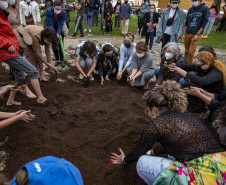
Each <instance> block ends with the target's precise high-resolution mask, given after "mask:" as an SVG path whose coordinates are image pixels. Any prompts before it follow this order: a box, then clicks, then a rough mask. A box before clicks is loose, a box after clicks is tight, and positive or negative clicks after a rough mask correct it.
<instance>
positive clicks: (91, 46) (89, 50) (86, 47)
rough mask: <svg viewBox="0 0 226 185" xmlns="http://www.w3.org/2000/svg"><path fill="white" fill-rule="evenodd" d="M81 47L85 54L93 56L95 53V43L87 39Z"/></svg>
mask: <svg viewBox="0 0 226 185" xmlns="http://www.w3.org/2000/svg"><path fill="white" fill-rule="evenodd" d="M82 49H83V52H84V53H86V54H87V55H89V56H94V55H95V53H96V44H95V43H94V42H92V41H89V40H88V41H86V42H85V43H84V44H83V47H82Z"/></svg>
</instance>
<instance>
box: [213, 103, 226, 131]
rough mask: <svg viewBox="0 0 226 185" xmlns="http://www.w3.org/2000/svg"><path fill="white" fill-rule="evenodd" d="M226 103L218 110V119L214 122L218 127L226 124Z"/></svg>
mask: <svg viewBox="0 0 226 185" xmlns="http://www.w3.org/2000/svg"><path fill="white" fill-rule="evenodd" d="M225 112H226V105H225V106H224V107H222V108H221V109H219V110H217V111H216V114H217V119H216V120H215V121H214V122H213V127H215V128H217V127H219V126H220V125H224V126H226V114H225Z"/></svg>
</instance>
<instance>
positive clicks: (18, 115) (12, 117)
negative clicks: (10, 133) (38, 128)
mask: <svg viewBox="0 0 226 185" xmlns="http://www.w3.org/2000/svg"><path fill="white" fill-rule="evenodd" d="M34 118H35V116H34V115H33V114H31V111H30V110H27V111H26V110H20V111H17V112H14V113H9V112H0V119H5V120H3V121H0V129H2V128H5V127H7V126H9V125H11V124H12V123H15V122H16V121H19V120H23V121H25V122H27V123H28V122H29V121H32V120H33V119H34Z"/></svg>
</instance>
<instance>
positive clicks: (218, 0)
mask: <svg viewBox="0 0 226 185" xmlns="http://www.w3.org/2000/svg"><path fill="white" fill-rule="evenodd" d="M214 3H216V5H217V9H218V11H219V12H220V8H221V0H214Z"/></svg>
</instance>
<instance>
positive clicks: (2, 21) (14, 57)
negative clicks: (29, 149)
mask: <svg viewBox="0 0 226 185" xmlns="http://www.w3.org/2000/svg"><path fill="white" fill-rule="evenodd" d="M1 2H4V3H5V4H7V1H5V0H4V1H1ZM6 8H7V6H5V5H4V6H0V28H1V30H0V56H1V58H0V62H5V63H7V64H8V65H9V66H10V67H11V68H12V73H13V75H14V77H15V82H17V83H18V84H19V85H21V84H24V82H25V76H24V73H27V74H28V75H29V77H30V79H31V84H32V87H33V88H34V90H35V92H36V94H37V96H38V99H37V102H38V103H44V102H46V101H47V99H46V98H45V97H44V96H43V94H42V91H41V89H40V85H39V81H38V71H37V69H36V68H35V67H34V66H33V65H32V64H30V63H29V62H28V61H27V60H25V59H24V58H23V57H21V56H20V55H19V42H18V40H17V37H16V35H15V34H14V32H13V29H12V27H11V25H10V23H9V21H8V20H7V16H8V13H7V12H6V11H5V10H6ZM26 93H27V96H29V91H27V92H26ZM32 95H33V94H32Z"/></svg>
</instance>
